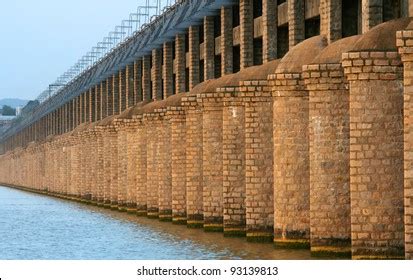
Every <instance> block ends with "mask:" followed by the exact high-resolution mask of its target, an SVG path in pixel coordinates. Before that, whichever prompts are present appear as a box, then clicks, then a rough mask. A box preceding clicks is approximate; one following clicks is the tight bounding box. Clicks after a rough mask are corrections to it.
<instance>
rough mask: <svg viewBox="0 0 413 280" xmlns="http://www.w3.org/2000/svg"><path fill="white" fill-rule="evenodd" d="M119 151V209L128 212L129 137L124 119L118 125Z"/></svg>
mask: <svg viewBox="0 0 413 280" xmlns="http://www.w3.org/2000/svg"><path fill="white" fill-rule="evenodd" d="M116 125H117V147H116V148H117V150H118V165H117V168H118V174H117V175H118V207H119V210H121V211H126V207H127V205H126V203H127V195H128V190H127V187H128V173H127V171H128V145H127V144H128V142H127V141H128V136H127V131H126V125H125V123H124V122H123V120H122V119H120V120H118V121H117V123H116Z"/></svg>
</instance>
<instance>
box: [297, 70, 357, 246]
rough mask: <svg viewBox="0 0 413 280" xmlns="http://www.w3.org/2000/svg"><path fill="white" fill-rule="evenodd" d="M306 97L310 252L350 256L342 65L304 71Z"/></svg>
mask: <svg viewBox="0 0 413 280" xmlns="http://www.w3.org/2000/svg"><path fill="white" fill-rule="evenodd" d="M303 78H304V79H305V85H306V88H307V90H308V91H309V141H310V142H309V143H310V150H309V152H310V163H311V164H310V234H311V250H312V251H313V252H318V253H321V252H324V251H325V252H336V253H343V254H344V253H347V254H348V253H349V252H350V249H351V239H350V115H349V114H350V112H349V105H350V102H349V91H348V82H347V81H346V79H345V77H344V72H343V69H342V67H341V64H315V65H308V66H304V67H303Z"/></svg>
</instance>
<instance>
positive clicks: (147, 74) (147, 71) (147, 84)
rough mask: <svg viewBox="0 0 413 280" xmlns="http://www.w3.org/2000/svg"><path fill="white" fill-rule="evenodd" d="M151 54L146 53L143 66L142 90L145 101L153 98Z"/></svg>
mask: <svg viewBox="0 0 413 280" xmlns="http://www.w3.org/2000/svg"><path fill="white" fill-rule="evenodd" d="M151 59H152V58H151V56H150V55H145V56H144V57H143V68H142V92H143V101H150V100H151V99H152V92H151V90H152V89H151Z"/></svg>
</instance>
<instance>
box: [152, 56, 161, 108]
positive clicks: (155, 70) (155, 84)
mask: <svg viewBox="0 0 413 280" xmlns="http://www.w3.org/2000/svg"><path fill="white" fill-rule="evenodd" d="M162 59H163V57H162V50H161V49H154V50H152V100H162V95H163V91H162Z"/></svg>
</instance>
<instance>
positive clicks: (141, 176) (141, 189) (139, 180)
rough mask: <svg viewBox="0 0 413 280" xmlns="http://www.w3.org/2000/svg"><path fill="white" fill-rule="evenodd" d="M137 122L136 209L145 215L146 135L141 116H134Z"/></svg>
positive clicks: (135, 139)
mask: <svg viewBox="0 0 413 280" xmlns="http://www.w3.org/2000/svg"><path fill="white" fill-rule="evenodd" d="M134 120H135V121H136V122H137V128H136V133H134V134H133V136H134V142H135V143H137V152H136V170H135V172H136V211H137V214H138V215H141V216H145V215H147V191H146V190H147V185H146V183H147V148H146V147H147V137H146V126H145V124H144V122H143V118H142V116H139V115H138V116H136V117H134Z"/></svg>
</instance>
